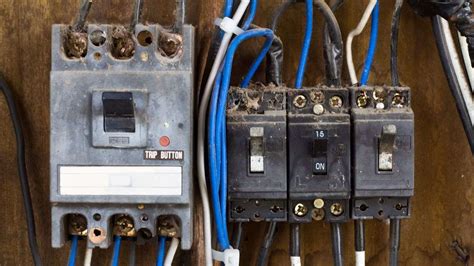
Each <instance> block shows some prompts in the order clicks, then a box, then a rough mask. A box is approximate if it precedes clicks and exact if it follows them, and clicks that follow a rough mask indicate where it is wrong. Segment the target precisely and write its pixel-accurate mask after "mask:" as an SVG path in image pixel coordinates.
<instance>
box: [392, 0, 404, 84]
mask: <svg viewBox="0 0 474 266" xmlns="http://www.w3.org/2000/svg"><path fill="white" fill-rule="evenodd" d="M402 6H403V0H397V1H396V2H395V8H394V10H393V16H392V38H391V42H390V70H391V75H392V85H393V86H400V78H399V76H398V31H399V29H400V14H401V10H402Z"/></svg>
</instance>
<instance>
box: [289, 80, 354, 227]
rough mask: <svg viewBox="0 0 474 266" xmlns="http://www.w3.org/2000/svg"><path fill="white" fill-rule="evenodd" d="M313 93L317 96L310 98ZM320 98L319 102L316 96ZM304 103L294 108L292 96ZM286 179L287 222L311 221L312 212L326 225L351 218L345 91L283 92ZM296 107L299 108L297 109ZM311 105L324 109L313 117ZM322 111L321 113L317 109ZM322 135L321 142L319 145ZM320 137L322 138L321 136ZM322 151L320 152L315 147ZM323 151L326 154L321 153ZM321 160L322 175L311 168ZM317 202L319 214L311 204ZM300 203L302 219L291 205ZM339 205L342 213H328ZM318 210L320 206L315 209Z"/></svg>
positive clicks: (348, 118)
mask: <svg viewBox="0 0 474 266" xmlns="http://www.w3.org/2000/svg"><path fill="white" fill-rule="evenodd" d="M315 95H319V98H318V99H315V98H316V97H315ZM321 95H322V98H321ZM301 96H303V97H304V98H305V99H306V104H305V105H304V107H302V106H301V102H300V103H299V104H298V103H296V104H295V99H296V97H300V100H301ZM333 97H339V98H340V99H341V100H342V105H341V106H340V107H334V105H331V103H330V102H331V100H332V99H334V98H333ZM287 103H288V104H287V108H288V168H289V169H288V170H289V174H288V178H289V181H288V183H289V218H288V219H289V221H290V222H293V223H306V222H311V221H312V220H313V212H315V211H319V212H323V213H324V217H323V218H322V219H324V220H326V221H328V222H345V221H347V220H348V219H349V218H350V210H349V206H350V195H351V176H350V173H351V171H350V163H351V145H350V140H351V137H350V133H351V132H350V115H349V106H350V101H349V93H348V90H347V89H343V88H329V87H317V88H304V89H298V90H296V89H293V90H289V91H288V96H287ZM297 105H298V106H297ZM315 105H319V106H318V107H319V108H321V106H322V107H324V113H322V114H316V113H315V111H314V108H315ZM319 110H321V109H319ZM321 135H323V136H324V137H325V139H326V142H325V143H323V145H321V144H320V142H318V141H319V140H321V138H320V136H321ZM323 139H324V138H323ZM321 148H323V149H325V151H321V150H318V149H321ZM324 153H326V154H324ZM324 160H326V167H325V168H326V169H325V171H318V170H317V169H314V168H315V164H316V163H318V162H322V161H324ZM316 199H322V200H323V201H324V206H323V207H322V208H320V209H318V210H316V208H315V204H314V201H315V200H316ZM298 204H303V205H304V207H305V208H306V209H307V213H306V214H305V215H297V214H295V207H296V206H297V205H298ZM333 204H338V205H340V207H341V208H342V213H340V214H337V215H333V214H332V213H331V206H332V205H333ZM319 207H321V206H319Z"/></svg>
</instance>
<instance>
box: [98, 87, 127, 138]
mask: <svg viewBox="0 0 474 266" xmlns="http://www.w3.org/2000/svg"><path fill="white" fill-rule="evenodd" d="M102 104H103V107H104V131H105V132H124V133H133V132H135V107H134V103H133V94H132V93H131V92H104V93H103V94H102Z"/></svg>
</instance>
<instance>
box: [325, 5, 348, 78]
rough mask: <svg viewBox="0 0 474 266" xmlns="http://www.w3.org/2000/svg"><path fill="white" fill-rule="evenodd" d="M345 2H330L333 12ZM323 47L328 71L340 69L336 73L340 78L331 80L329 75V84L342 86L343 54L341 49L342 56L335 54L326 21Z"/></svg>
mask: <svg viewBox="0 0 474 266" xmlns="http://www.w3.org/2000/svg"><path fill="white" fill-rule="evenodd" d="M343 3H344V0H333V1H330V2H329V6H330V8H331V10H332V12H333V13H334V12H336V11H337V10H338V9H339V8H340V7H341V6H342V4H343ZM323 49H324V60H325V62H326V73H330V72H331V71H333V72H334V71H339V73H336V75H335V76H336V77H337V76H339V79H333V80H331V78H330V77H327V83H328V85H334V86H340V85H341V78H340V74H341V71H342V64H343V54H342V51H341V54H340V57H339V58H338V59H336V55H335V54H334V50H335V49H336V47H335V45H334V43H333V42H332V40H331V36H330V34H329V27H328V25H327V24H326V23H325V24H324V35H323Z"/></svg>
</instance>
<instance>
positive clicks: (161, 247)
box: [156, 236, 166, 266]
mask: <svg viewBox="0 0 474 266" xmlns="http://www.w3.org/2000/svg"><path fill="white" fill-rule="evenodd" d="M165 249H166V237H164V236H160V237H158V256H157V258H156V266H163V265H164V264H165Z"/></svg>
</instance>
